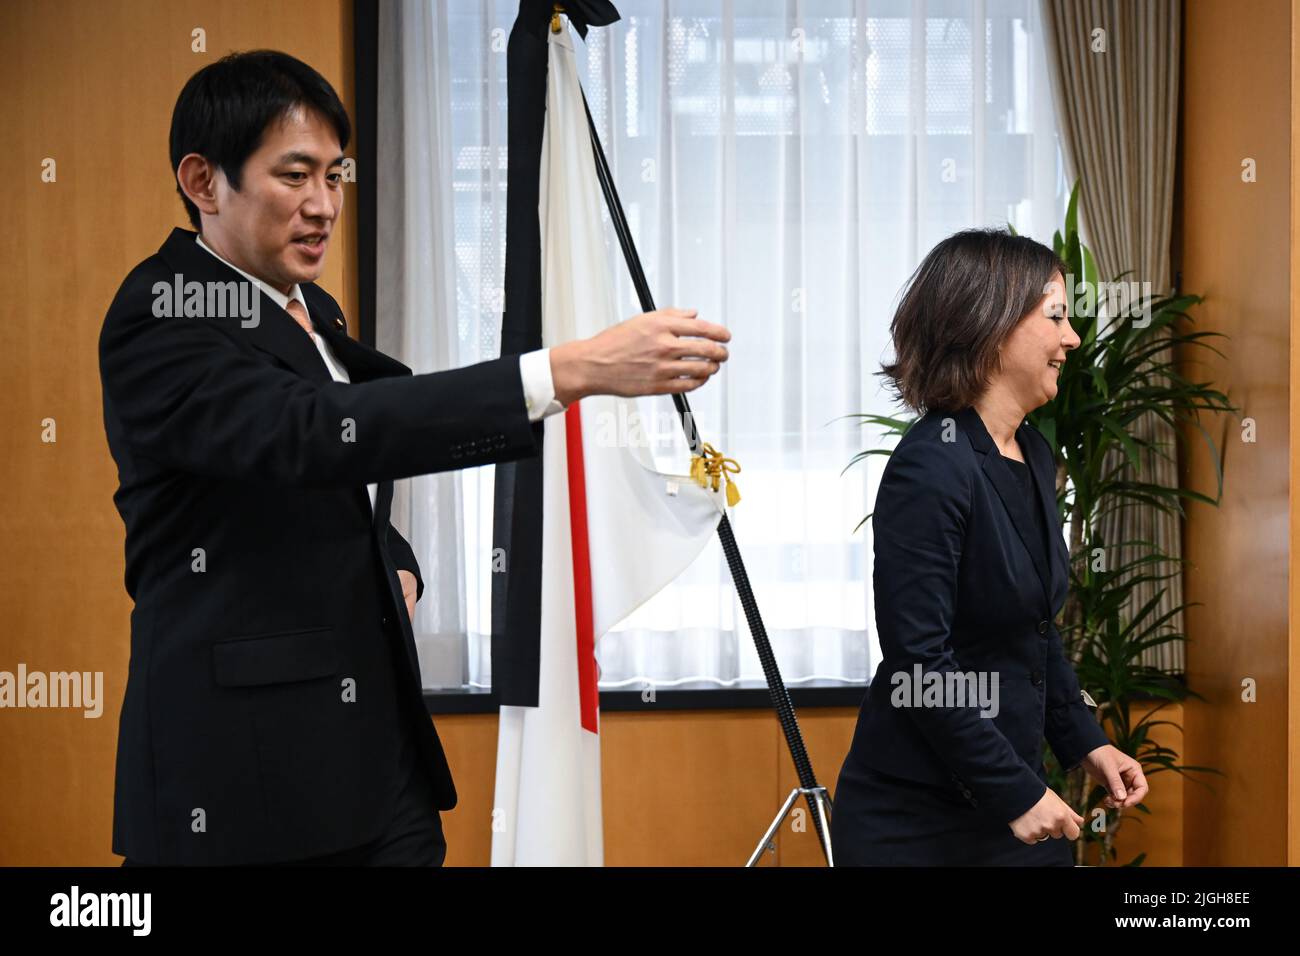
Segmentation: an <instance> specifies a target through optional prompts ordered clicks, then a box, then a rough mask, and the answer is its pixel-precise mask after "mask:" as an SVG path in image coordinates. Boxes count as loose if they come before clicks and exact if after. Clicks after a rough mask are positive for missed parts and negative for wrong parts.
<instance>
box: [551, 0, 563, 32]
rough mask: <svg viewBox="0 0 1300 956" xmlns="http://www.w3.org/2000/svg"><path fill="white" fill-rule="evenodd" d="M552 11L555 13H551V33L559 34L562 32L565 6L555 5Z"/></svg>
mask: <svg viewBox="0 0 1300 956" xmlns="http://www.w3.org/2000/svg"><path fill="white" fill-rule="evenodd" d="M551 9H552V11H554V12H552V13H551V32H552V33H559V32H560V14H561V13H563V12H564V4H562V3H557V4H555V5H554V6H553V7H551Z"/></svg>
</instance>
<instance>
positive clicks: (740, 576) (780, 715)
mask: <svg viewBox="0 0 1300 956" xmlns="http://www.w3.org/2000/svg"><path fill="white" fill-rule="evenodd" d="M557 6H558V5H557ZM582 106H583V109H584V110H585V111H586V113H587V128H588V129H589V130H590V131H591V151H592V154H593V156H594V158H595V161H596V176H597V178H598V179H599V180H600V188H601V191H602V192H603V193H604V194H605V206H606V208H608V210H609V215H610V218H611V219H612V220H613V222H614V231H615V233H616V234H617V235H618V243H619V245H620V246H621V247H622V249H623V259H624V261H625V262H626V263H627V268H628V272H629V273H631V277H632V285H633V286H634V287H635V288H636V294H637V299H638V300H639V301H640V303H641V311H642V312H653V311H655V303H654V298H653V297H652V296H651V295H650V285H649V283H648V282H646V277H645V270H643V269H642V268H641V257H640V255H639V254H638V253H637V250H636V244H635V243H634V242H633V241H632V231H631V229H630V227H629V226H628V222H627V217H626V216H625V215H624V214H623V203H622V201H621V200H620V199H619V198H618V190H617V189H616V188H615V186H614V177H613V175H612V173H611V172H610V169H609V163H608V162H607V161H606V159H605V150H604V148H603V147H602V146H601V143H600V133H599V132H598V131H597V130H596V123H595V120H593V119H592V117H591V107H590V106H588V105H587V94H586V92H585V91H584V92H583V94H582ZM672 399H673V405H674V406H676V408H677V414H678V417H679V418H680V419H681V422H682V428H683V429H684V430H685V432H686V442H687V445H688V446H689V447H690V450H691V454H692V455H701V456H702V455H704V454H705V448H704V443H703V442H702V441H701V440H700V433H699V430H698V429H697V428H696V427H695V417H694V415H692V414H691V406H690V403H689V402H687V400H686V396H685V395H681V394H674V395H673V396H672ZM718 538H719V539H720V540H721V542H722V552H723V554H725V555H726V558H727V567H728V568H729V569H730V570H731V580H732V582H733V583H734V584H735V586H736V594H737V596H738V597H739V598H740V605H741V607H742V608H744V611H745V620H746V621H747V622H748V623H749V632H750V634H751V635H753V638H754V648H755V650H756V651H757V652H758V659H759V661H760V663H761V664H762V665H763V676H764V677H765V678H766V680H767V689H768V693H769V694H770V695H771V698H772V706H773V707H774V708H775V710H776V716H777V719H778V720H779V721H780V723H781V730H782V732H783V733H784V734H785V743H786V747H787V748H788V749H789V751H790V757H791V759H793V760H794V766H795V771H796V773H797V774H798V777H799V786H797V787H795V788H794V789H793V790H792V791H791V792H790V796H789V797H788V798H787V799H786V801H785V804H784V805H783V806H782V807H781V809H780V810H779V811H778V812H777V815H776V817H775V818H774V819H773V820H772V824H771V826H769V827H768V829H767V832H766V833H764V834H763V838H762V839H761V840H759V843H758V846H757V847H755V849H754V852H753V854H752V855H751V856H750V858H749V861H748V862H747V863H746V864H745V865H746V866H754V865H755V864H756V863H757V862H758V858H759V857H760V856H761V855H762V853H763V850H764V849H765V848H766V847H767V846H768V844H769V843H770V842H771V840H772V837H773V836H774V835H775V834H776V831H777V829H778V828H779V827H780V826H781V823H782V821H784V820H785V818H786V817H787V816H788V815H789V814H790V811H791V810H792V809H793V807H794V804H795V801H797V800H798V799H799V797H801V796H802V797H803V798H804V799H805V800H806V801H807V803H808V812H809V814H810V815H811V816H812V820H813V826H814V828H815V830H816V833H817V839H818V841H819V842H820V843H821V848H822V853H823V854H824V855H825V857H826V863H827V865H828V866H834V865H835V858H834V856H833V855H832V853H831V839H830V830H829V829H828V826H827V819H828V815H829V813H828V812H829V811H830V810H831V798H830V795H829V794H828V793H827V792H826V788H825V787H823V786H820V785H818V783H817V777H816V775H815V774H814V773H813V768H812V761H811V760H809V759H808V751H807V748H805V747H804V742H803V734H802V733H801V732H800V731H799V722H798V720H796V719H795V714H794V704H793V703H792V702H791V700H790V692H789V690H787V689H786V686H785V681H784V680H783V679H782V678H781V671H780V669H779V668H778V667H777V664H776V656H775V655H774V654H773V653H772V644H771V642H770V641H769V640H768V637H767V629H766V628H765V627H764V626H763V618H762V616H761V615H760V614H759V611H758V602H757V601H756V600H755V599H754V592H753V590H752V589H751V588H750V586H749V574H748V572H747V571H746V570H745V562H744V560H743V559H742V558H741V556H740V548H739V547H738V546H737V545H736V536H735V534H734V533H733V532H732V530H731V520H730V519H729V518H728V516H727V513H726V512H725V511H724V512H723V514H722V520H721V521H720V522H718Z"/></svg>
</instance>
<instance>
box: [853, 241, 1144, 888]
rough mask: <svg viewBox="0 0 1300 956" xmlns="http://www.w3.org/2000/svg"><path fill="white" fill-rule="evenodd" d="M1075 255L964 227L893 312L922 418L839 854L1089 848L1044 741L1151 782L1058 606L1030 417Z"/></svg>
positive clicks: (1112, 799)
mask: <svg viewBox="0 0 1300 956" xmlns="http://www.w3.org/2000/svg"><path fill="white" fill-rule="evenodd" d="M1066 272H1067V267H1066V266H1065V264H1064V263H1063V262H1062V261H1061V260H1060V259H1059V258H1058V257H1057V256H1056V255H1055V254H1053V252H1052V251H1051V250H1050V249H1048V248H1046V247H1045V246H1043V245H1041V244H1040V243H1037V242H1035V241H1033V240H1032V239H1028V238H1025V237H1020V236H1014V235H1012V234H1010V233H1008V232H1003V231H998V230H968V231H965V232H961V233H958V234H956V235H954V236H951V237H949V238H948V239H945V240H944V241H943V242H941V243H939V245H938V246H936V247H935V248H934V249H933V250H932V251H931V252H930V254H929V255H928V256H926V258H925V261H924V262H922V263H921V265H920V267H919V268H918V269H917V271H916V273H915V275H913V277H912V279H911V281H910V283H909V286H908V289H907V291H906V293H905V294H904V296H903V299H902V301H901V302H900V304H899V307H898V311H897V313H896V314H895V316H894V319H893V322H892V324H891V326H890V332H891V334H892V336H893V341H894V351H895V360H894V362H893V363H892V364H889V365H886V366H885V367H884V369H883V374H884V375H886V376H887V377H888V379H889V380H890V381H891V382H892V384H893V386H894V388H895V389H896V390H897V392H898V394H899V397H900V398H901V399H902V400H903V402H905V403H906V404H907V405H908V406H909V407H911V408H912V409H914V410H915V411H916V412H917V413H918V414H920V415H922V417H921V418H920V420H918V421H917V422H916V423H915V424H914V425H913V426H912V427H911V428H910V429H909V430H908V432H907V434H906V435H904V436H903V438H902V440H901V441H900V442H899V444H898V446H897V448H896V449H895V450H894V451H893V453H892V454H891V455H890V457H889V460H888V463H887V465H886V466H885V470H884V474H883V476H882V478H881V483H880V490H879V492H878V494H877V497H876V504H875V508H874V510H873V513H872V519H871V523H872V528H873V535H874V541H875V563H874V572H873V582H874V593H875V604H876V624H877V629H878V633H879V638H880V647H881V651H882V654H883V660H882V661H881V663H880V666H879V668H878V669H877V671H876V673H875V676H874V678H873V680H872V682H871V686H870V688H869V689H868V691H867V695H866V698H865V700H864V701H863V704H862V710H861V713H860V714H859V716H858V724H857V729H856V731H855V733H854V736H853V744H852V746H851V748H850V750H849V754H848V757H847V758H846V759H845V761H844V767H843V768H842V770H841V771H840V777H839V782H838V785H837V787H836V792H835V812H834V814H833V815H832V823H831V834H832V842H833V846H834V849H835V861H836V863H837V864H842V865H843V864H847V865H886V866H888V865H923V866H925V865H928V866H945V865H957V866H960V865H1029V866H1048V865H1059V866H1070V865H1072V864H1073V862H1074V861H1073V853H1072V848H1071V843H1070V841H1072V840H1075V839H1077V838H1078V836H1079V828H1080V827H1081V826H1082V825H1083V824H1084V820H1083V818H1082V817H1080V816H1079V815H1078V814H1076V813H1075V812H1074V811H1073V810H1072V809H1071V808H1070V806H1069V805H1068V804H1067V803H1065V801H1063V800H1062V799H1061V798H1060V797H1058V796H1057V795H1056V793H1055V792H1054V791H1053V790H1052V789H1051V788H1050V787H1048V786H1047V783H1046V774H1045V772H1044V770H1043V766H1042V752H1043V741H1044V740H1046V742H1047V743H1048V745H1049V746H1050V747H1051V748H1052V751H1053V753H1054V754H1055V755H1056V757H1057V759H1058V760H1059V761H1060V763H1061V766H1062V767H1065V768H1067V769H1073V768H1074V767H1075V766H1078V765H1079V764H1082V765H1083V766H1084V768H1085V769H1086V771H1087V773H1088V774H1089V775H1090V776H1091V777H1092V778H1093V779H1094V780H1096V781H1098V782H1099V783H1101V784H1103V785H1104V786H1105V787H1106V789H1107V791H1108V795H1107V797H1106V798H1105V799H1106V802H1107V804H1108V805H1109V806H1112V807H1118V806H1125V807H1129V806H1133V805H1134V804H1136V803H1137V802H1138V801H1140V800H1141V799H1142V798H1143V797H1144V796H1145V794H1146V792H1147V784H1146V780H1145V778H1144V777H1143V774H1142V770H1141V767H1140V765H1139V764H1138V762H1137V761H1136V760H1134V759H1133V758H1132V757H1130V756H1128V755H1127V754H1124V753H1122V752H1121V751H1120V750H1118V749H1117V748H1115V747H1114V746H1112V745H1111V744H1110V742H1109V741H1108V740H1107V738H1106V735H1105V734H1104V733H1103V731H1102V729H1101V727H1100V726H1099V725H1098V723H1097V721H1096V719H1095V717H1094V715H1093V714H1092V712H1091V711H1090V710H1089V708H1088V706H1087V704H1086V703H1085V698H1084V697H1083V695H1082V694H1081V692H1080V688H1079V684H1078V681H1077V679H1076V677H1075V674H1074V671H1073V668H1072V667H1071V666H1070V663H1069V661H1068V660H1067V659H1066V657H1065V654H1064V650H1063V647H1062V644H1061V636H1060V634H1059V632H1058V631H1057V629H1056V626H1055V624H1054V621H1055V618H1056V615H1057V612H1058V611H1059V610H1060V608H1061V605H1062V603H1063V602H1064V600H1065V594H1066V590H1067V586H1068V580H1069V577H1068V564H1067V562H1068V559H1069V555H1068V553H1067V549H1066V546H1065V541H1064V538H1063V535H1062V530H1061V525H1060V521H1059V518H1058V517H1057V513H1056V492H1055V474H1056V468H1055V463H1054V458H1053V454H1052V450H1051V448H1050V447H1049V446H1048V444H1047V441H1046V439H1044V438H1043V436H1042V435H1041V434H1040V433H1039V432H1038V431H1037V430H1036V429H1035V428H1034V427H1033V426H1032V425H1030V424H1029V423H1028V422H1027V421H1026V420H1025V416H1026V415H1027V414H1028V413H1029V412H1031V411H1032V410H1033V409H1035V408H1037V407H1038V406H1040V405H1042V404H1044V403H1046V402H1048V401H1051V400H1052V398H1054V397H1055V395H1056V380H1057V376H1058V375H1059V374H1060V368H1061V364H1062V363H1063V362H1064V361H1065V358H1066V353H1067V352H1068V351H1069V350H1071V349H1073V348H1075V347H1076V346H1078V344H1079V337H1078V335H1076V334H1075V332H1074V329H1073V328H1072V327H1071V324H1070V320H1069V317H1068V315H1067V314H1066V298H1065V282H1064V278H1063V277H1064V275H1065V274H1066ZM1062 838H1065V839H1062Z"/></svg>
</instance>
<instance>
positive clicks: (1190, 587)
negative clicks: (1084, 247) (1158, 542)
mask: <svg viewBox="0 0 1300 956" xmlns="http://www.w3.org/2000/svg"><path fill="white" fill-rule="evenodd" d="M1183 8H1184V36H1183V44H1184V47H1183V70H1182V75H1183V92H1182V97H1183V100H1182V114H1183V115H1182V138H1181V145H1180V149H1179V156H1180V161H1181V164H1182V188H1181V201H1180V208H1179V213H1180V217H1181V222H1182V228H1181V233H1182V235H1181V242H1180V243H1178V245H1177V247H1176V248H1177V250H1178V251H1177V252H1176V253H1175V254H1176V256H1179V257H1180V258H1181V270H1182V280H1183V289H1184V291H1188V292H1196V293H1200V294H1203V295H1205V296H1206V301H1205V303H1204V304H1203V305H1201V306H1198V307H1196V308H1195V310H1194V315H1195V318H1196V322H1197V328H1199V329H1206V330H1214V331H1219V332H1223V333H1226V334H1227V335H1228V336H1230V338H1229V339H1228V340H1227V341H1222V340H1220V341H1219V342H1216V343H1215V344H1216V346H1217V347H1218V348H1220V349H1221V350H1222V351H1223V352H1224V354H1225V356H1226V358H1225V359H1223V360H1220V359H1217V358H1215V357H1214V356H1209V359H1206V358H1205V357H1203V356H1197V357H1198V358H1199V359H1200V360H1201V364H1198V365H1195V366H1188V367H1187V368H1186V369H1185V374H1188V375H1189V376H1192V377H1195V378H1196V379H1197V380H1200V381H1205V380H1211V381H1213V382H1215V383H1216V385H1217V386H1218V387H1219V388H1220V389H1222V390H1223V391H1225V392H1228V393H1229V395H1230V396H1231V398H1232V399H1233V401H1234V402H1235V403H1236V404H1237V405H1239V406H1240V407H1241V409H1242V415H1243V416H1246V417H1248V418H1250V419H1251V420H1253V422H1254V424H1255V429H1256V439H1257V440H1256V441H1254V442H1245V441H1243V440H1242V429H1241V425H1240V423H1238V422H1237V421H1236V420H1234V419H1230V418H1226V417H1224V416H1217V417H1206V418H1205V421H1204V424H1205V426H1206V428H1207V430H1208V431H1209V432H1210V434H1212V435H1213V436H1214V437H1215V440H1216V442H1217V441H1220V440H1222V441H1223V444H1224V472H1225V489H1224V500H1223V502H1222V504H1221V505H1220V507H1218V508H1212V507H1209V506H1206V505H1201V504H1195V503H1193V504H1191V505H1190V506H1189V508H1188V511H1187V517H1186V522H1185V556H1186V557H1187V558H1188V560H1189V561H1190V562H1191V565H1190V567H1189V568H1188V569H1187V570H1186V572H1185V575H1184V584H1185V591H1186V599H1187V600H1188V601H1200V602H1203V604H1204V606H1203V607H1199V608H1193V609H1191V611H1190V612H1189V613H1188V615H1187V631H1188V635H1189V637H1190V638H1191V643H1190V644H1189V645H1188V654H1187V657H1188V677H1189V680H1190V683H1191V686H1192V687H1193V689H1195V690H1196V691H1198V692H1200V693H1201V694H1203V695H1204V696H1205V700H1204V701H1203V702H1202V701H1196V700H1192V701H1189V702H1188V703H1187V706H1186V708H1185V713H1186V723H1185V731H1186V752H1185V760H1186V762H1188V763H1192V764H1204V765H1210V766H1213V767H1217V768H1218V769H1219V770H1221V771H1223V773H1224V774H1225V776H1224V777H1221V778H1211V779H1210V780H1209V781H1208V782H1209V783H1210V788H1207V787H1204V786H1198V785H1196V784H1188V785H1186V786H1185V787H1184V799H1185V810H1186V825H1185V830H1184V841H1185V848H1184V862H1186V863H1187V864H1188V865H1272V866H1277V865H1282V864H1285V863H1286V859H1287V854H1286V847H1287V812H1288V811H1287V808H1288V779H1287V753H1288V735H1287V721H1288V694H1289V692H1290V691H1289V686H1288V644H1289V637H1288V590H1287V584H1288V563H1289V560H1290V556H1291V551H1290V547H1289V540H1288V489H1289V484H1290V481H1291V475H1292V473H1293V472H1292V470H1291V468H1290V456H1291V448H1292V444H1291V439H1290V432H1291V429H1292V428H1294V427H1295V418H1294V417H1290V418H1288V415H1289V406H1290V402H1291V393H1290V391H1289V379H1290V374H1291V370H1290V366H1289V364H1288V362H1289V345H1290V336H1291V325H1290V322H1291V320H1290V314H1289V310H1288V298H1289V272H1288V267H1289V263H1290V253H1289V247H1290V240H1291V236H1290V223H1289V215H1290V208H1291V186H1290V173H1291V155H1290V154H1291V151H1292V141H1291V135H1290V129H1291V125H1290V120H1291V106H1290V104H1289V102H1288V97H1287V96H1286V95H1284V93H1283V91H1285V90H1288V89H1290V79H1291V72H1290V62H1291V61H1290V57H1291V42H1292V41H1291V34H1292V28H1293V24H1292V20H1291V4H1290V2H1289V0H1260V2H1257V3H1252V4H1249V5H1248V7H1247V6H1243V5H1242V4H1240V3H1235V2H1232V0H1195V2H1190V3H1184V5H1183ZM1247 159H1252V160H1254V162H1255V168H1256V170H1257V173H1256V181H1255V182H1243V179H1242V164H1243V161H1245V160H1247ZM1210 359H1212V360H1210ZM1186 438H1187V442H1188V447H1189V448H1190V449H1191V454H1190V455H1188V456H1187V457H1186V458H1185V460H1184V462H1183V466H1184V475H1183V482H1184V484H1185V485H1188V486H1190V487H1193V488H1197V489H1200V490H1202V491H1207V492H1210V493H1213V490H1214V488H1215V477H1214V463H1213V461H1212V460H1211V459H1210V457H1209V454H1208V452H1207V451H1206V450H1205V448H1204V444H1203V442H1202V441H1201V439H1200V436H1199V435H1198V434H1197V433H1195V432H1193V431H1190V430H1189V431H1188V432H1187V435H1186ZM1248 679H1249V680H1251V681H1253V682H1254V683H1255V685H1256V686H1257V688H1258V690H1257V701H1256V702H1255V703H1246V702H1243V700H1242V682H1243V681H1244V680H1248ZM1292 781H1294V776H1293V777H1292ZM1211 788H1212V789H1211Z"/></svg>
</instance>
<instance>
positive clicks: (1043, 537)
mask: <svg viewBox="0 0 1300 956" xmlns="http://www.w3.org/2000/svg"><path fill="white" fill-rule="evenodd" d="M1022 454H1023V452H1022ZM1002 460H1003V461H1005V462H1006V463H1007V467H1008V468H1010V469H1011V473H1012V474H1013V475H1015V476H1016V482H1017V483H1018V484H1019V485H1020V490H1021V492H1022V494H1021V500H1023V501H1024V502H1025V504H1026V506H1027V507H1028V509H1029V517H1030V519H1031V520H1032V521H1033V523H1034V534H1035V535H1036V536H1037V538H1036V540H1037V541H1038V553H1037V554H1035V555H1034V560H1036V561H1040V562H1042V566H1043V567H1046V566H1047V564H1048V561H1049V559H1048V555H1049V554H1050V553H1051V552H1050V551H1048V547H1049V545H1048V543H1047V542H1048V539H1047V529H1046V528H1045V527H1044V526H1043V509H1042V508H1040V507H1039V506H1038V496H1037V495H1036V494H1035V493H1034V479H1033V476H1032V475H1031V474H1030V473H1029V466H1028V465H1027V464H1025V462H1023V461H1016V460H1015V459H1014V458H1008V457H1007V456H1006V455H1003V456H1002Z"/></svg>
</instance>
